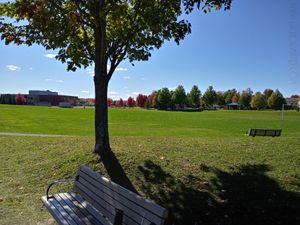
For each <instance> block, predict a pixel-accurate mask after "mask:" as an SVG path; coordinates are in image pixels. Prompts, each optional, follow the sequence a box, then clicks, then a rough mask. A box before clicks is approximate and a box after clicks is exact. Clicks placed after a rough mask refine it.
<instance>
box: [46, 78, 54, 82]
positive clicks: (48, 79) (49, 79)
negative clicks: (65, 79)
mask: <svg viewBox="0 0 300 225" xmlns="http://www.w3.org/2000/svg"><path fill="white" fill-rule="evenodd" d="M45 81H53V79H51V78H47V79H45Z"/></svg>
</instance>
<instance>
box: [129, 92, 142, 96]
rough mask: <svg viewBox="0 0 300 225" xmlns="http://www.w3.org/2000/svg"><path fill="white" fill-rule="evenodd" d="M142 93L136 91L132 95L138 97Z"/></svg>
mask: <svg viewBox="0 0 300 225" xmlns="http://www.w3.org/2000/svg"><path fill="white" fill-rule="evenodd" d="M140 93H141V92H137V91H135V92H132V93H131V94H132V95H133V96H138V95H139V94H140Z"/></svg>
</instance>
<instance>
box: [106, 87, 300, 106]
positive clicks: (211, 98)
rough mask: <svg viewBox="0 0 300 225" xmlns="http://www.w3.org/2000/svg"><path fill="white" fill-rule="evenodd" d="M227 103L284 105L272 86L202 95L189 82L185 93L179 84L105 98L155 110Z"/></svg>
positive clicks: (209, 90)
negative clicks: (121, 96)
mask: <svg viewBox="0 0 300 225" xmlns="http://www.w3.org/2000/svg"><path fill="white" fill-rule="evenodd" d="M291 97H292V98H294V99H295V100H297V99H299V98H300V97H299V96H298V95H293V96H291ZM230 103H237V105H238V106H239V108H241V109H250V108H252V109H267V108H269V109H275V110H278V109H281V107H282V104H286V99H285V98H284V97H283V95H282V94H281V92H280V91H279V90H278V89H276V90H275V91H274V90H272V89H265V90H264V92H263V93H261V92H255V94H253V91H252V90H251V89H250V88H246V89H245V90H243V91H242V92H238V91H237V90H236V89H235V88H233V89H229V90H227V91H215V90H214V88H213V86H209V87H208V88H207V90H206V91H205V92H204V94H203V96H202V94H201V91H200V89H199V88H198V86H197V85H193V87H192V88H191V90H190V92H188V93H186V91H185V89H184V87H183V86H182V85H178V86H177V88H176V89H175V90H174V91H173V90H169V89H168V88H166V87H164V88H161V89H159V90H157V91H153V92H152V93H151V94H150V95H148V96H147V95H144V94H139V95H138V96H137V97H136V99H134V98H133V97H131V96H130V97H128V99H127V100H123V99H119V100H117V101H113V100H112V99H110V98H109V99H108V103H107V105H108V106H109V107H112V106H116V107H126V106H127V107H136V106H138V107H141V108H157V109H162V110H166V109H171V110H175V109H184V108H193V109H195V108H200V107H201V108H206V109H210V108H215V107H216V106H218V107H223V108H224V107H226V106H227V105H228V104H230Z"/></svg>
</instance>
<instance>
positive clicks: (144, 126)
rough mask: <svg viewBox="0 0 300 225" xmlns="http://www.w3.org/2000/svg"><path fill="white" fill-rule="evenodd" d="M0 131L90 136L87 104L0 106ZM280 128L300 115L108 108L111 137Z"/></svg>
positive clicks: (296, 123)
mask: <svg viewBox="0 0 300 225" xmlns="http://www.w3.org/2000/svg"><path fill="white" fill-rule="evenodd" d="M0 118H1V119H0V132H19V133H36V134H62V135H75V136H93V135H94V124H93V121H94V109H93V108H86V109H83V108H73V109H63V108H54V107H53V108H47V107H28V106H10V105H0ZM251 127H252V128H281V129H283V133H282V135H283V136H300V114H299V113H298V112H296V111H285V112H284V119H283V120H282V117H281V112H280V111H228V110H223V111H204V112H193V113H192V112H169V111H157V110H142V109H117V108H115V109H110V110H109V130H110V134H111V135H112V136H122V137H123V136H140V137H143V136H144V137H149V136H158V137H162V136H163V137H174V136H178V137H182V136H186V137H214V136H217V137H232V136H241V135H243V134H245V133H246V131H247V130H248V129H249V128H251Z"/></svg>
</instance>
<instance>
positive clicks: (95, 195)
mask: <svg viewBox="0 0 300 225" xmlns="http://www.w3.org/2000/svg"><path fill="white" fill-rule="evenodd" d="M85 178H86V177H85ZM77 186H79V188H80V189H81V190H82V189H84V188H86V190H89V191H90V192H89V193H83V194H82V195H84V197H85V198H89V201H95V207H96V208H97V206H98V205H101V206H100V207H101V212H102V211H103V208H105V209H106V211H105V212H107V211H108V213H109V214H106V215H107V216H108V217H109V216H111V215H113V218H112V219H114V216H115V212H116V209H121V210H122V211H123V221H124V223H125V224H128V225H134V224H136V225H138V224H140V223H141V221H144V222H145V223H147V221H148V220H147V218H146V217H145V218H143V217H142V216H140V215H139V214H137V213H136V212H134V211H132V210H130V209H129V208H127V207H126V206H125V205H122V204H121V203H119V202H118V201H115V200H114V199H113V198H111V197H110V196H106V194H104V193H103V192H101V191H100V190H99V189H98V188H97V187H95V186H93V185H92V184H91V183H89V182H88V181H86V180H85V179H83V178H79V181H78V183H77ZM99 192H100V194H99ZM80 194H81V193H80ZM86 194H87V195H88V196H86ZM93 205H94V203H93ZM145 216H146V214H145ZM159 221H160V220H158V219H156V220H154V223H155V222H157V223H156V224H160V222H159Z"/></svg>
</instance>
